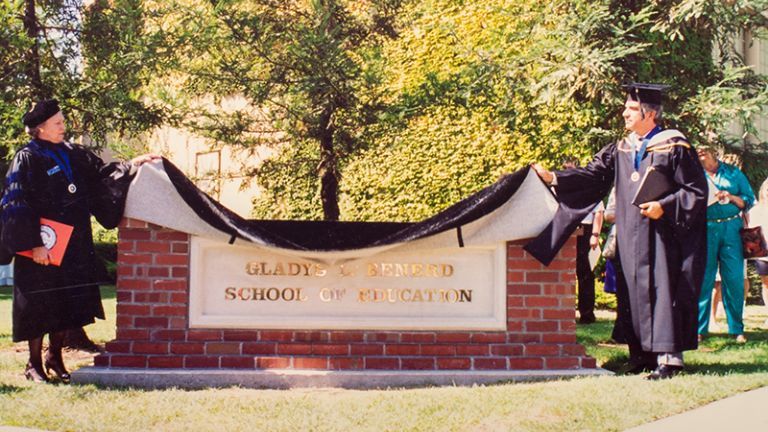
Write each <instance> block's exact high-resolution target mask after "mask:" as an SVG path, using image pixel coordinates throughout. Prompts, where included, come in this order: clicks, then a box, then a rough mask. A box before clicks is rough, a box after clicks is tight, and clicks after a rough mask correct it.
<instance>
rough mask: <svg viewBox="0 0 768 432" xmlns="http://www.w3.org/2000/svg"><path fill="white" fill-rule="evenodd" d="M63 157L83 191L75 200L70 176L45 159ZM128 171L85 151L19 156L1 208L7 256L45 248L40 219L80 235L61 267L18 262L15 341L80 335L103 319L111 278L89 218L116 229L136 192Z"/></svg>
mask: <svg viewBox="0 0 768 432" xmlns="http://www.w3.org/2000/svg"><path fill="white" fill-rule="evenodd" d="M54 149H63V150H64V151H65V152H66V153H67V154H68V155H69V160H70V165H71V168H72V180H73V182H74V184H75V186H76V187H77V191H76V192H75V193H70V192H69V191H68V190H67V187H68V186H69V184H70V181H69V180H68V179H67V176H66V175H65V170H63V169H61V168H57V167H58V164H57V162H56V160H55V159H53V158H52V157H51V156H50V155H49V154H48V153H46V151H49V150H54ZM130 171H131V167H130V164H128V163H112V164H108V165H106V164H104V162H103V161H102V160H101V159H100V158H99V157H98V156H96V155H95V154H94V153H93V152H91V151H90V150H88V149H86V148H85V147H82V146H77V145H72V146H71V147H68V146H67V145H66V144H64V143H62V144H53V143H49V142H46V141H43V140H32V141H31V142H30V143H29V144H27V145H26V146H25V147H24V148H22V149H21V150H20V151H19V152H18V153H16V155H15V156H14V159H13V162H12V164H11V167H10V168H9V170H8V174H7V176H6V188H5V192H4V194H3V198H2V201H0V204H1V210H2V214H1V215H0V217H1V218H2V233H0V240H2V246H3V248H5V249H7V250H9V251H11V252H19V251H24V250H29V249H32V248H34V247H38V246H42V245H43V243H42V240H41V238H40V218H41V217H42V218H48V219H52V220H55V221H58V222H62V223H65V224H67V225H71V226H73V227H74V229H73V232H72V236H71V238H70V241H69V244H68V246H67V249H66V252H65V254H64V258H63V261H62V264H61V266H60V267H59V266H53V265H49V266H42V265H38V264H35V262H34V261H32V259H31V258H27V257H23V256H18V255H17V256H16V259H15V263H14V290H13V340H14V341H16V342H18V341H22V340H28V339H33V338H36V337H39V336H42V335H44V334H46V333H50V332H55V331H61V330H66V329H71V328H77V327H81V326H84V325H86V324H90V323H92V322H94V318H101V319H104V310H103V308H102V305H101V295H100V293H99V287H98V285H97V283H98V282H104V281H105V278H104V276H105V275H106V272H105V271H104V267H103V264H102V263H101V262H100V261H99V260H98V258H97V257H96V255H95V252H94V249H93V236H92V233H91V221H90V216H91V215H92V214H93V215H94V216H96V218H97V220H98V221H99V222H100V223H101V224H102V225H104V226H105V227H108V228H113V227H115V226H117V224H118V223H119V221H120V218H121V217H122V213H123V209H124V208H125V197H126V195H127V190H128V186H129V184H130V180H131V175H130Z"/></svg>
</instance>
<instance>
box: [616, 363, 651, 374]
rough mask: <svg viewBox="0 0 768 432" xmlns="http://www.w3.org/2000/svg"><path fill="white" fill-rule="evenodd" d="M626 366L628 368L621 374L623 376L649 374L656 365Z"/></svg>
mask: <svg viewBox="0 0 768 432" xmlns="http://www.w3.org/2000/svg"><path fill="white" fill-rule="evenodd" d="M628 366H629V368H628V369H627V370H625V371H624V372H623V373H624V375H639V374H641V373H645V372H651V371H652V370H654V369H656V365H649V364H632V363H630V364H629V365H628Z"/></svg>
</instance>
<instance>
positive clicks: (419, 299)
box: [411, 290, 424, 302]
mask: <svg viewBox="0 0 768 432" xmlns="http://www.w3.org/2000/svg"><path fill="white" fill-rule="evenodd" d="M411 301H413V302H423V301H424V295H423V294H422V293H421V290H416V292H414V293H413V298H412V300H411Z"/></svg>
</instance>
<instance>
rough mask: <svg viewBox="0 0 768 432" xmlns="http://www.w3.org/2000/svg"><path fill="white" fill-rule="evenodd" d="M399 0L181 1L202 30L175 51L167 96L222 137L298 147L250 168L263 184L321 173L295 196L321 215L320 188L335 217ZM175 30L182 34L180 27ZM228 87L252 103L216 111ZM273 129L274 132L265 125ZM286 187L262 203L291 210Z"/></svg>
mask: <svg viewBox="0 0 768 432" xmlns="http://www.w3.org/2000/svg"><path fill="white" fill-rule="evenodd" d="M399 3H400V2H399V0H367V1H362V2H361V1H351V0H350V1H345V0H287V1H284V0H258V1H242V0H211V1H210V2H207V3H203V2H197V1H183V2H179V3H177V4H175V5H174V6H173V7H172V8H173V9H174V10H176V11H177V13H176V16H175V18H174V20H175V21H176V22H177V23H179V24H181V23H183V25H184V26H185V27H187V26H192V27H193V28H195V29H197V30H198V31H197V33H196V36H197V37H196V38H195V40H191V39H189V40H188V42H189V43H190V44H191V47H194V48H193V49H188V50H185V51H182V52H180V53H179V54H180V58H181V60H180V65H181V67H180V76H182V77H183V83H182V84H181V86H180V90H181V91H180V92H176V93H174V94H166V95H165V97H164V98H163V100H165V101H166V102H168V103H169V104H171V105H172V106H174V107H175V108H176V109H180V110H183V111H185V112H186V113H187V119H188V120H187V121H185V122H183V125H184V126H186V127H187V128H190V129H192V130H194V131H198V132H201V133H202V134H203V135H205V136H208V137H210V138H214V139H215V140H216V141H218V142H220V143H227V144H235V145H242V146H245V147H248V146H253V145H257V144H265V143H267V144H273V145H283V144H285V143H286V142H289V143H290V146H295V147H293V148H287V147H286V146H284V145H283V148H284V150H285V151H286V152H287V153H286V155H293V156H295V157H297V158H299V159H298V160H297V159H291V160H285V159H280V158H278V159H274V160H272V161H270V163H268V164H266V165H265V166H264V167H262V168H260V169H258V170H252V171H251V172H250V174H251V175H253V176H255V177H256V178H257V180H259V181H260V182H261V183H262V184H266V185H270V184H274V182H273V175H274V174H275V173H276V172H278V173H279V172H281V171H282V172H285V173H286V174H288V175H289V176H291V177H294V178H295V177H298V178H299V179H302V180H303V179H308V178H315V179H319V186H320V187H319V188H312V189H309V190H307V189H304V192H303V193H300V194H299V195H302V196H304V197H305V198H306V199H304V200H301V201H299V202H298V205H299V206H300V210H299V213H302V214H303V215H304V216H306V215H307V214H309V215H312V216H319V214H318V210H319V209H318V208H317V207H316V206H315V204H314V202H313V201H314V200H313V198H315V197H318V196H319V199H320V202H321V209H322V217H323V218H325V219H328V220H336V219H338V218H339V208H338V184H339V178H340V171H339V164H340V160H341V159H343V158H344V156H345V154H347V153H350V152H353V151H354V150H355V149H356V148H357V147H358V146H359V137H357V136H356V135H357V133H358V132H359V128H360V125H364V124H368V123H371V122H373V121H375V117H374V116H373V113H375V112H376V111H377V110H378V109H379V107H378V106H377V95H376V94H375V93H373V92H371V91H369V90H370V87H371V84H372V82H375V81H376V79H377V77H376V70H375V67H374V66H373V65H375V58H376V56H377V51H378V46H379V43H380V41H381V40H382V39H384V38H389V37H392V36H394V30H393V27H392V19H393V17H394V15H395V13H396V11H397V9H398V7H399ZM177 35H178V36H179V37H180V38H184V37H185V36H184V35H185V32H177ZM232 95H241V96H243V97H245V98H246V100H247V101H248V102H249V106H247V107H245V108H242V109H237V110H234V111H229V112H227V111H226V110H223V109H221V106H220V102H221V98H222V96H232ZM211 99H212V100H213V102H214V103H213V105H214V108H213V109H211V108H210V105H211V104H210V103H209V102H210V100H211ZM201 101H202V102H203V103H201ZM206 103H207V104H206ZM253 107H258V108H259V109H256V110H254V109H253ZM265 124H266V125H269V126H265ZM265 128H266V130H267V133H262V131H264V130H265ZM273 128H274V129H273ZM275 130H277V131H280V133H279V134H275V133H269V132H272V131H275ZM283 179H285V180H286V181H288V180H287V178H285V177H283ZM301 184H302V185H303V186H302V187H306V186H307V185H311V184H313V182H304V181H302V182H301ZM313 189H314V190H313ZM284 191H285V188H284V187H282V186H280V185H274V186H273V187H268V188H266V190H265V195H263V197H262V199H261V202H262V203H263V204H262V205H266V206H268V207H271V208H275V209H281V210H280V211H278V213H281V214H282V215H284V216H289V217H290V216H296V214H295V213H294V210H292V209H293V208H295V207H296V206H297V203H296V202H295V200H293V199H292V198H294V197H295V196H296V195H295V194H290V193H289V194H284V193H281V192H284ZM273 214H274V212H273Z"/></svg>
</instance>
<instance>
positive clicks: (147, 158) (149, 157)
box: [131, 153, 162, 167]
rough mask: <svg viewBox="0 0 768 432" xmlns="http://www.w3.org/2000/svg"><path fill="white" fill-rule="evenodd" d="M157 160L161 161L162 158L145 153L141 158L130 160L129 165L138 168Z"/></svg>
mask: <svg viewBox="0 0 768 432" xmlns="http://www.w3.org/2000/svg"><path fill="white" fill-rule="evenodd" d="M158 159H162V156H160V155H156V154H152V153H147V154H143V155H141V156H136V157H135V158H133V159H131V165H133V166H137V167H139V166H142V165H144V164H145V163H147V162H152V161H156V160H158Z"/></svg>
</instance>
